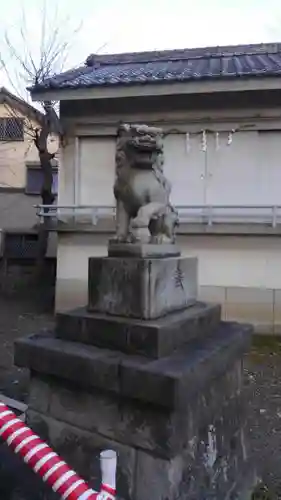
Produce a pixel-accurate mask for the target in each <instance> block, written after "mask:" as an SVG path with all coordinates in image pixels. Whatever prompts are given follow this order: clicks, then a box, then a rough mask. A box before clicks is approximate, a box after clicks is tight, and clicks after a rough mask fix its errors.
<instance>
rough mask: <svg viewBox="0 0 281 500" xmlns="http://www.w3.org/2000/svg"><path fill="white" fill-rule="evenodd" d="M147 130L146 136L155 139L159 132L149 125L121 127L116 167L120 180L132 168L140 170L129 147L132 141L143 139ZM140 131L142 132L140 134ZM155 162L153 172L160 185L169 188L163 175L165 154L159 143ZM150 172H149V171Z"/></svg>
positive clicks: (117, 176) (152, 166) (117, 142)
mask: <svg viewBox="0 0 281 500" xmlns="http://www.w3.org/2000/svg"><path fill="white" fill-rule="evenodd" d="M144 128H145V131H146V134H147V135H148V136H149V135H151V138H155V131H156V130H158V129H156V128H155V127H149V126H147V125H145V126H143V125H134V126H130V125H121V126H120V127H119V130H118V134H117V141H116V153H115V165H116V178H117V179H118V178H119V177H120V176H121V177H123V175H124V174H125V172H126V174H127V172H128V171H129V170H130V169H131V168H138V167H137V166H136V165H134V153H133V152H132V149H131V148H130V147H129V142H131V141H132V139H137V138H138V137H139V138H141V137H142V135H143V129H144ZM139 129H140V130H141V132H139ZM160 133H161V132H160V130H159V135H160ZM154 152H155V153H156V154H155V161H154V163H153V165H151V170H153V172H154V173H155V176H156V178H157V180H158V181H159V183H160V184H161V185H162V186H163V187H165V188H166V187H168V185H169V183H168V181H167V179H166V177H165V176H164V173H163V163H164V153H163V145H162V147H161V149H159V142H158V148H156V146H155V151H154ZM148 171H149V170H148Z"/></svg>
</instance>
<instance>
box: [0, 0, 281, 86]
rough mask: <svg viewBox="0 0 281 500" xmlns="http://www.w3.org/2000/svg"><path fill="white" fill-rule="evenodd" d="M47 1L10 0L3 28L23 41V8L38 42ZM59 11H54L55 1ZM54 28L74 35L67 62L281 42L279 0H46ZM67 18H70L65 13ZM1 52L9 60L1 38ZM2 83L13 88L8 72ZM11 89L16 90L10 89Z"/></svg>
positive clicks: (34, 41)
mask: <svg viewBox="0 0 281 500" xmlns="http://www.w3.org/2000/svg"><path fill="white" fill-rule="evenodd" d="M43 1H44V0H9V1H6V2H5V9H2V10H1V20H0V33H3V32H4V30H5V29H6V30H8V32H9V33H10V38H11V39H12V40H13V43H14V44H15V45H16V46H20V43H21V42H20V37H19V27H20V24H21V21H20V19H21V15H22V14H21V9H22V6H24V11H25V14H26V19H27V28H28V29H27V31H28V45H29V49H30V51H31V52H33V53H35V54H36V47H38V44H39V43H40V30H41V13H40V6H42V4H43ZM56 4H58V11H57V13H55V5H56ZM47 5H48V7H47V9H48V18H49V25H50V29H51V26H52V25H54V19H55V18H56V19H58V20H59V22H60V23H61V30H62V36H65V37H68V38H71V39H72V38H73V37H72V33H73V31H74V30H75V28H77V27H78V25H79V24H80V22H82V28H81V29H80V31H79V33H78V34H77V35H76V36H75V37H74V39H73V47H72V49H71V52H70V53H69V57H68V61H67V67H71V66H76V65H78V64H79V63H83V62H84V61H85V59H86V57H87V55H88V54H89V53H92V52H96V51H99V52H103V53H105V52H125V51H139V50H154V49H172V48H184V47H200V46H206V45H224V44H238V43H258V42H269V41H271V42H272V41H281V1H280V0H235V2H234V1H230V0H48V2H47ZM67 17H68V18H69V21H68V22H66V18H67ZM0 50H1V54H2V57H3V58H4V59H7V57H8V55H7V53H6V52H5V47H4V45H3V43H2V44H1V45H0ZM0 75H1V85H6V86H8V87H10V89H11V85H10V84H9V82H8V79H7V77H6V75H5V72H3V71H2V72H1V73H0ZM11 90H12V89H11Z"/></svg>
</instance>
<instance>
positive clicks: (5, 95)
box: [0, 87, 44, 123]
mask: <svg viewBox="0 0 281 500" xmlns="http://www.w3.org/2000/svg"><path fill="white" fill-rule="evenodd" d="M0 104H6V105H7V106H9V107H10V108H12V109H14V108H15V109H17V110H18V111H20V112H21V113H22V114H23V115H25V116H28V117H29V118H33V119H34V120H36V121H38V122H39V123H40V122H41V121H42V119H43V117H44V114H43V113H41V111H39V109H36V108H35V107H34V106H32V105H31V104H29V103H28V102H26V101H24V100H23V99H21V98H20V97H17V96H16V95H15V94H12V92H10V91H9V90H8V89H6V87H0Z"/></svg>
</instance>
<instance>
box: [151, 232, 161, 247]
mask: <svg viewBox="0 0 281 500" xmlns="http://www.w3.org/2000/svg"><path fill="white" fill-rule="evenodd" d="M150 242H151V243H155V244H156V245H161V244H162V243H163V234H154V235H153V236H152V238H151V240H150Z"/></svg>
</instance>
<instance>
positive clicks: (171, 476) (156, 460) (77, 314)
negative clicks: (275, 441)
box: [15, 255, 255, 500]
mask: <svg viewBox="0 0 281 500" xmlns="http://www.w3.org/2000/svg"><path fill="white" fill-rule="evenodd" d="M251 333H252V327H251V326H249V325H241V324H238V323H233V322H224V321H221V307H220V305H209V304H205V303H202V302H198V300H197V260H196V259H195V258H186V257H180V256H176V255H173V256H164V257H155V258H152V257H145V258H143V257H139V256H138V257H135V256H132V255H129V256H128V255H125V256H124V255H122V256H110V257H104V258H91V259H90V260H89V298H88V304H87V306H85V307H84V308H80V309H76V310H73V311H70V312H67V313H60V314H57V321H56V329H55V331H51V332H47V333H46V332H44V333H38V334H36V335H32V336H30V337H29V338H25V339H21V340H19V341H18V342H17V343H16V346H15V363H16V364H17V365H18V366H22V367H27V368H29V369H30V373H31V389H30V397H29V408H28V412H27V420H28V423H29V424H30V425H32V427H33V428H35V429H36V431H37V432H39V434H41V435H42V437H43V438H44V439H47V440H48V441H49V442H50V444H51V445H52V446H53V447H54V448H55V449H56V450H57V451H58V452H59V453H61V454H62V455H63V456H64V457H65V458H66V459H67V460H68V461H69V462H70V464H72V465H73V467H75V468H76V470H77V471H78V472H79V473H81V474H83V476H84V477H85V478H86V479H88V480H90V482H92V484H93V486H94V487H95V488H96V489H98V487H99V481H100V477H99V464H98V463H96V462H97V460H96V458H95V457H97V456H98V453H99V451H100V450H101V449H104V448H107V447H110V448H113V449H115V450H116V451H117V452H118V474H117V492H118V498H119V499H122V500H147V499H148V498H151V499H153V500H164V499H165V500H186V499H189V500H203V499H206V500H207V499H211V498H212V499H216V500H227V499H228V500H230V499H234V498H235V499H236V498H237V499H241V500H246V499H250V493H251V490H252V488H253V485H254V482H255V470H254V465H253V461H252V457H251V456H250V455H249V452H248V427H247V401H245V398H244V392H243V387H242V356H243V353H244V352H245V351H246V350H247V349H248V347H249V345H250V339H251Z"/></svg>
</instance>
